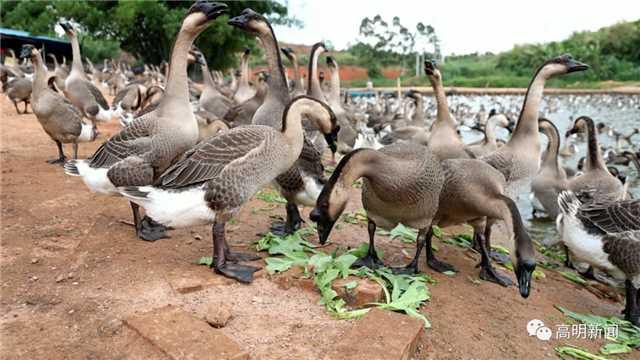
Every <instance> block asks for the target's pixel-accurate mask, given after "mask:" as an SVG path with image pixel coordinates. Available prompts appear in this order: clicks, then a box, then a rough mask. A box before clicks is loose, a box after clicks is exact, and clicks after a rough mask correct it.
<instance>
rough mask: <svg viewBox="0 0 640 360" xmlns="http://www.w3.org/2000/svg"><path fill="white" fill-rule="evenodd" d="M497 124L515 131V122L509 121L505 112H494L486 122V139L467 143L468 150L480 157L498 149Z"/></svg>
mask: <svg viewBox="0 0 640 360" xmlns="http://www.w3.org/2000/svg"><path fill="white" fill-rule="evenodd" d="M497 126H500V127H502V128H505V129H507V130H508V131H509V132H512V131H513V128H512V126H513V123H512V122H511V121H509V119H508V118H507V117H506V116H505V115H504V114H494V115H492V116H490V117H489V118H488V119H487V120H486V124H485V126H484V139H482V140H480V141H478V142H475V143H471V144H469V145H467V146H466V149H467V151H468V152H470V153H472V154H473V156H474V157H476V158H478V157H481V156H484V155H487V154H489V153H492V152H494V151H496V150H498V143H497V141H496V136H495V129H496V127H497Z"/></svg>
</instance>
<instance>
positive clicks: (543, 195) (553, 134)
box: [531, 118, 568, 220]
mask: <svg viewBox="0 0 640 360" xmlns="http://www.w3.org/2000/svg"><path fill="white" fill-rule="evenodd" d="M538 127H539V128H540V131H541V132H542V133H543V134H544V135H545V136H546V137H547V140H548V143H547V150H546V151H545V153H544V156H543V158H542V165H541V166H540V172H538V174H537V175H536V176H535V178H533V182H532V183H531V190H532V191H533V194H532V195H533V196H534V199H535V200H537V201H538V202H539V203H540V205H541V207H542V210H543V211H544V212H546V213H547V215H548V217H549V218H551V219H553V220H555V218H556V217H557V216H558V214H560V209H559V208H558V194H560V192H562V191H563V190H566V189H567V186H568V183H567V174H566V173H565V171H564V168H562V165H561V164H560V161H559V159H558V149H559V148H560V134H559V133H558V128H556V126H555V125H554V124H553V123H552V122H551V121H549V120H547V119H545V118H540V120H539V124H538ZM535 210H536V206H534V211H535Z"/></svg>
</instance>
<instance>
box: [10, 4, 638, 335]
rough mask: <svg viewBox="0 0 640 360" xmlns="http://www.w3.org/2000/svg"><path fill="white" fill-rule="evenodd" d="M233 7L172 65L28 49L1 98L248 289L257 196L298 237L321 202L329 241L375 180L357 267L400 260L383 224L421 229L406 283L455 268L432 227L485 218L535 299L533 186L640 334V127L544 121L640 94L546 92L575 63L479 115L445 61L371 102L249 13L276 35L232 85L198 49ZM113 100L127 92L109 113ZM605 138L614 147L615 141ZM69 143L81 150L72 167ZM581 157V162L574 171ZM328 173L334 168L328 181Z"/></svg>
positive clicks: (212, 12) (189, 36) (482, 238)
mask: <svg viewBox="0 0 640 360" xmlns="http://www.w3.org/2000/svg"><path fill="white" fill-rule="evenodd" d="M225 13H227V6H226V5H225V4H221V3H215V2H209V1H202V0H200V1H197V2H195V3H194V4H193V5H192V6H191V7H190V8H189V10H188V11H187V13H186V15H185V17H184V18H183V21H182V24H181V27H180V31H179V32H178V34H177V36H176V39H175V43H174V46H173V48H172V53H171V55H170V58H169V61H168V63H163V64H159V65H151V64H149V65H145V66H144V67H139V68H131V67H129V66H128V65H127V64H125V63H117V62H115V61H108V60H105V61H104V63H103V64H102V68H101V69H97V68H96V67H95V66H94V65H93V64H91V62H90V61H87V62H86V64H85V63H83V61H82V56H81V53H80V46H79V43H78V38H77V30H76V29H74V27H73V26H72V25H71V24H70V23H62V24H60V25H61V26H62V28H63V29H64V31H65V34H66V35H67V36H68V37H69V39H70V41H71V44H72V50H73V59H72V62H71V68H70V69H69V68H68V66H67V65H66V60H65V61H63V62H62V63H61V64H60V63H58V60H57V59H56V58H55V56H52V58H53V65H54V68H53V70H49V69H48V68H47V65H46V62H45V60H46V59H45V58H43V54H42V53H41V51H39V50H38V49H37V48H35V47H34V46H32V45H24V46H23V48H22V52H21V54H20V58H21V59H22V61H20V60H19V59H17V58H16V57H15V55H12V57H13V60H14V61H13V62H12V63H13V65H2V67H1V68H0V77H1V78H0V80H1V81H2V84H3V92H4V93H5V94H6V95H7V97H8V98H9V99H10V100H11V101H12V102H13V104H14V106H15V108H16V112H17V113H18V114H20V113H26V112H27V105H28V104H30V105H31V108H32V110H33V113H34V114H35V116H36V117H37V119H38V121H39V122H40V124H41V126H42V128H43V130H44V131H45V132H46V133H47V135H49V137H50V138H51V139H52V140H53V142H55V144H56V146H57V149H58V158H55V159H54V160H50V161H49V162H50V163H52V164H61V165H64V172H65V173H66V174H67V175H70V176H76V177H79V178H80V179H79V180H81V181H82V182H83V183H84V184H85V186H86V187H87V188H88V189H89V190H90V191H92V192H95V193H98V194H101V195H105V196H112V197H119V198H123V200H125V201H128V202H129V204H130V206H131V210H132V216H133V223H134V225H135V232H136V236H137V237H138V238H140V239H142V240H146V241H155V240H158V239H162V238H165V237H167V232H168V231H170V230H171V229H173V228H180V227H190V226H196V225H211V227H212V245H213V259H214V261H213V264H212V268H213V269H214V271H215V272H216V273H219V274H222V275H224V276H227V277H230V278H233V279H236V280H238V281H240V282H243V283H250V282H251V281H252V279H253V273H254V272H255V271H256V270H258V268H257V267H255V266H250V265H245V264H243V263H244V262H247V261H252V260H256V259H259V257H257V256H256V255H255V254H248V253H240V252H234V251H231V250H230V248H229V246H228V244H227V241H226V232H225V225H226V223H227V222H228V221H230V220H231V219H232V218H233V217H234V215H236V214H237V212H238V211H239V209H241V208H242V206H243V204H245V203H246V202H247V201H248V200H249V199H251V198H252V197H253V196H254V195H255V194H256V193H257V192H258V191H260V190H261V189H263V188H264V187H266V186H268V185H273V186H274V187H275V188H276V189H277V190H278V191H279V192H280V193H281V194H282V196H283V197H284V198H285V199H286V205H285V212H286V218H285V219H284V221H277V222H275V223H274V224H272V226H271V231H272V232H273V233H275V234H280V235H283V234H291V233H293V232H295V231H296V230H298V229H299V228H300V227H301V224H302V223H303V221H304V220H303V218H302V216H301V214H300V206H307V207H312V211H311V213H310V220H312V221H313V222H315V223H316V224H317V231H318V236H319V241H320V243H322V244H324V243H325V242H326V241H327V240H328V239H329V236H330V234H331V232H332V230H333V229H334V228H335V226H334V224H335V223H336V221H338V219H339V218H340V216H341V214H342V213H343V212H344V210H345V208H346V205H347V203H348V202H349V200H351V199H350V193H351V192H352V191H354V190H353V188H352V184H353V183H354V181H356V180H358V179H362V180H363V186H362V191H361V196H362V204H363V206H364V209H365V210H366V212H367V220H368V227H367V228H368V234H369V248H368V252H367V254H366V255H365V256H363V257H362V258H360V259H358V261H357V262H356V263H355V264H354V265H355V266H367V267H371V268H375V267H379V266H384V263H383V262H382V260H381V259H380V258H379V257H378V253H377V252H376V250H375V241H374V240H375V234H376V229H377V228H383V229H392V228H394V227H395V226H397V225H398V224H403V225H406V226H410V227H414V228H417V229H418V235H417V245H416V253H415V257H414V258H413V260H412V261H411V262H410V263H409V264H408V265H406V266H403V267H398V268H393V270H394V271H396V272H400V273H410V274H411V273H417V272H418V271H419V270H418V268H419V267H418V260H419V258H420V256H421V253H422V250H423V249H425V251H426V264H427V266H428V267H430V268H431V269H433V270H435V271H438V272H450V271H456V269H455V268H454V267H453V266H452V265H450V264H448V263H446V262H444V261H442V260H439V259H437V258H436V256H435V254H434V252H433V250H432V247H431V241H432V236H433V230H432V229H433V226H434V225H438V226H449V225H456V224H469V225H471V226H472V227H473V246H474V248H475V249H477V250H478V251H479V252H480V254H481V261H480V264H479V266H480V277H481V278H482V279H484V280H487V281H491V282H495V283H497V284H499V285H502V286H509V285H512V284H513V283H512V281H511V280H510V278H509V277H507V276H505V275H504V274H501V273H500V272H499V271H498V270H496V269H495V268H494V267H493V266H492V262H493V261H496V259H497V260H501V259H500V257H499V256H497V255H496V254H495V253H493V252H492V250H491V249H492V247H491V240H492V229H494V233H496V231H495V229H496V227H494V226H498V225H500V230H501V231H503V232H504V233H505V234H506V235H507V239H508V241H509V244H511V245H512V248H513V249H514V250H513V251H511V257H512V259H511V261H512V263H513V265H514V266H513V270H514V272H515V275H516V280H517V284H516V285H517V287H518V289H519V292H520V295H521V296H522V297H524V298H526V297H528V296H529V295H530V293H531V279H532V274H533V271H534V270H535V268H536V256H537V255H536V252H535V248H534V245H533V241H532V239H531V237H530V235H529V232H528V230H527V228H526V227H525V223H524V221H523V220H524V218H523V216H522V209H519V207H518V205H519V204H520V202H519V200H521V199H522V197H523V196H522V195H524V194H528V193H529V192H531V196H530V199H527V201H528V200H530V201H531V204H532V207H533V211H534V215H535V216H537V217H542V218H548V219H549V220H550V221H552V222H553V221H555V223H556V227H557V230H558V233H559V235H560V236H559V240H560V242H562V243H563V244H564V246H565V247H566V249H567V253H568V255H569V258H570V259H571V262H572V263H576V264H577V263H584V264H587V265H589V266H591V267H592V268H594V269H598V270H599V271H603V272H605V273H607V274H608V275H610V276H612V277H614V278H616V279H620V280H621V281H624V282H625V286H626V304H627V305H626V307H625V310H624V313H625V318H626V319H627V320H629V321H631V322H633V323H634V324H636V325H640V291H639V289H640V200H637V199H633V196H632V195H631V193H630V189H629V184H630V183H632V182H633V181H634V180H633V179H632V175H631V174H632V173H633V172H635V176H636V178H637V176H638V173H639V172H640V162H639V160H638V157H639V156H640V153H639V152H638V147H637V143H636V142H635V141H636V140H637V139H639V138H640V135H639V134H640V130H639V129H632V130H631V131H630V132H628V133H623V132H622V131H618V130H616V129H613V128H612V127H611V126H609V125H607V124H605V123H603V122H601V121H599V119H598V118H595V119H592V117H590V116H593V117H595V116H596V115H597V114H596V115H594V114H591V113H587V114H588V115H590V116H587V115H583V114H580V116H578V117H577V118H575V119H571V123H570V126H569V128H568V130H567V131H566V133H565V134H563V135H564V136H562V135H561V133H560V131H559V130H558V124H557V123H554V121H552V120H550V119H549V117H548V116H542V114H545V115H546V114H550V113H554V112H556V111H558V110H559V109H561V108H562V107H563V106H565V105H566V106H568V107H571V112H572V113H580V112H581V111H582V109H586V108H587V105H590V106H591V107H590V109H591V108H593V107H597V106H604V105H605V103H607V104H617V105H616V106H618V107H629V108H630V109H637V108H640V100H638V99H635V98H631V100H629V99H626V98H625V99H622V98H619V97H618V96H616V95H611V96H607V97H599V98H594V97H592V96H591V95H589V96H569V97H568V100H567V99H564V100H562V101H561V100H560V99H559V96H557V95H555V96H553V95H547V96H545V95H544V94H543V90H544V87H545V83H546V81H547V80H549V79H551V78H554V77H560V76H564V75H565V74H568V73H573V72H580V71H586V70H588V68H589V67H588V65H586V64H583V63H581V62H580V61H578V60H576V59H574V58H572V57H571V56H570V55H567V54H565V55H560V56H557V57H554V58H551V59H549V60H547V61H545V62H544V63H542V64H540V66H539V67H538V69H537V70H536V71H535V72H534V73H533V74H532V79H531V82H530V84H529V87H528V89H527V92H526V95H525V97H524V100H523V99H522V98H521V97H520V96H515V95H509V96H501V97H500V98H498V97H495V96H484V95H483V96H484V97H488V99H484V100H487V101H484V102H483V104H482V105H481V106H480V107H479V108H478V107H477V106H476V105H477V103H473V100H470V98H469V97H465V96H461V95H459V94H447V91H446V89H445V84H446V82H445V76H444V75H446V74H443V72H442V71H441V69H439V68H438V65H437V64H436V62H434V61H430V60H429V61H425V62H424V71H425V74H426V77H427V79H428V81H429V82H430V84H431V86H432V88H433V97H431V96H427V94H426V93H424V92H420V91H416V90H412V91H409V92H407V93H406V94H403V93H402V92H401V91H400V90H398V91H397V92H396V93H395V94H385V93H382V92H376V91H374V92H371V93H370V94H367V95H371V96H356V95H358V94H356V93H355V92H350V91H348V90H345V89H342V88H341V85H340V72H339V64H338V62H337V60H336V59H335V58H334V57H332V56H326V65H327V69H328V76H327V80H326V81H324V73H321V72H320V71H319V69H318V64H319V62H320V59H321V56H322V54H323V53H325V52H327V48H326V46H325V45H324V44H323V43H321V42H319V43H317V44H315V45H313V47H312V48H311V53H310V54H309V57H308V59H309V64H308V66H309V68H308V72H307V74H308V78H307V81H306V84H305V79H304V78H302V77H301V76H300V72H299V69H300V64H299V63H298V59H299V56H300V54H296V53H295V51H294V50H292V49H290V48H280V45H279V43H278V40H277V38H276V34H275V32H274V30H273V28H272V26H271V24H270V23H269V21H268V20H267V19H266V18H265V17H264V16H262V15H261V14H259V13H257V12H255V11H253V10H251V9H245V10H244V11H242V13H240V14H237V15H235V14H231V18H230V20H229V21H228V25H229V26H232V27H234V28H237V29H240V30H242V31H244V32H246V33H247V34H250V35H253V36H255V37H257V38H258V39H259V40H260V44H261V46H262V48H263V52H264V54H265V62H266V64H267V70H266V71H264V72H262V73H259V74H256V76H252V72H251V69H250V67H249V58H250V56H251V52H250V50H248V49H247V50H245V51H244V52H242V54H241V55H240V60H241V61H240V63H241V65H240V68H239V70H238V71H231V72H230V73H227V76H225V74H224V73H223V72H221V71H217V70H214V71H211V70H210V69H209V67H208V65H207V62H206V57H205V56H204V54H203V50H204V51H206V49H202V50H201V49H197V48H196V47H194V46H193V43H194V41H195V40H196V38H197V37H198V35H199V34H200V33H202V32H203V31H204V30H205V29H207V28H208V26H209V25H210V24H211V23H212V22H213V21H214V20H215V19H216V18H218V17H219V16H221V15H222V14H225ZM234 15H235V16H234ZM282 55H284V56H285V57H286V59H287V60H288V61H289V63H290V64H291V67H292V68H293V69H294V70H295V71H294V76H293V78H288V76H287V73H286V72H285V67H284V61H283V57H282ZM190 64H193V65H195V66H197V67H198V68H199V70H200V71H201V72H202V79H203V83H202V85H200V84H197V83H195V82H194V81H193V80H191V79H190V77H189V73H188V71H187V70H188V67H189V65H190ZM101 89H102V90H101ZM103 91H106V92H108V93H109V94H110V95H113V96H114V100H113V101H112V104H111V106H110V105H109V104H108V102H107V100H106V99H105V97H104V96H103ZM360 95H362V94H360ZM585 101H588V102H589V103H588V104H587V103H585ZM20 102H23V103H24V104H25V105H24V111H22V112H21V111H20V110H19V108H18V104H19V103H20ZM486 103H491V104H492V108H491V109H490V110H489V111H487V108H486V107H485V105H484V104H486ZM567 104H568V105H567ZM106 122H120V124H121V125H122V129H120V130H119V131H118V132H117V133H116V134H114V135H113V136H111V137H110V138H109V139H107V140H106V141H105V142H104V143H102V145H101V146H100V147H99V148H98V149H97V150H96V151H95V153H93V154H92V155H91V156H89V157H88V158H86V159H79V158H78V144H79V143H81V142H91V141H94V140H95V139H96V138H97V137H98V135H99V131H98V127H99V126H100V125H101V124H103V123H106ZM507 132H509V133H510V136H505V135H506V134H507ZM540 133H542V134H543V136H540ZM470 137H473V138H474V139H469V138H470ZM603 137H604V138H605V139H606V142H607V143H612V144H613V145H611V146H608V147H603V146H601V143H603V142H602V138H603ZM599 138H600V139H599ZM545 142H546V148H545V149H543V144H545ZM584 142H586V153H584V154H581V153H580V147H581V145H582V144H583V143H584ZM63 144H72V146H73V158H72V159H67V157H66V156H65V154H64V150H63ZM543 150H544V151H543ZM325 152H327V153H328V152H330V153H331V159H330V160H325V159H327V158H328V156H327V157H324V156H323V155H325ZM581 157H583V160H578V162H577V163H578V166H577V168H576V167H573V166H567V165H565V164H563V162H565V161H567V160H569V159H579V158H581ZM336 160H337V165H336ZM323 161H324V163H327V162H328V163H331V164H332V165H335V170H334V171H333V173H332V175H331V176H330V177H329V178H328V179H327V178H325V175H324V172H325V166H324V164H323ZM567 162H568V161H567ZM140 208H143V209H144V215H142V214H141V209H140ZM502 260H503V259H502Z"/></svg>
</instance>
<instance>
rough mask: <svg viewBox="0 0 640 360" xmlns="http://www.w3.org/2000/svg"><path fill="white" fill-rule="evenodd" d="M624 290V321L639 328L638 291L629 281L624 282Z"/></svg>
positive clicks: (639, 292)
mask: <svg viewBox="0 0 640 360" xmlns="http://www.w3.org/2000/svg"><path fill="white" fill-rule="evenodd" d="M625 290H626V301H625V302H626V306H625V308H624V319H625V320H627V321H629V322H631V323H632V324H634V325H636V326H640V306H639V305H640V304H638V297H639V296H640V291H639V290H638V289H637V288H636V287H635V286H633V282H631V280H629V279H627V280H626V281H625Z"/></svg>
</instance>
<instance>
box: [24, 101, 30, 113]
mask: <svg viewBox="0 0 640 360" xmlns="http://www.w3.org/2000/svg"><path fill="white" fill-rule="evenodd" d="M23 102H24V112H23V114H28V113H29V111H27V105H29V103H28V102H26V101H23Z"/></svg>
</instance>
